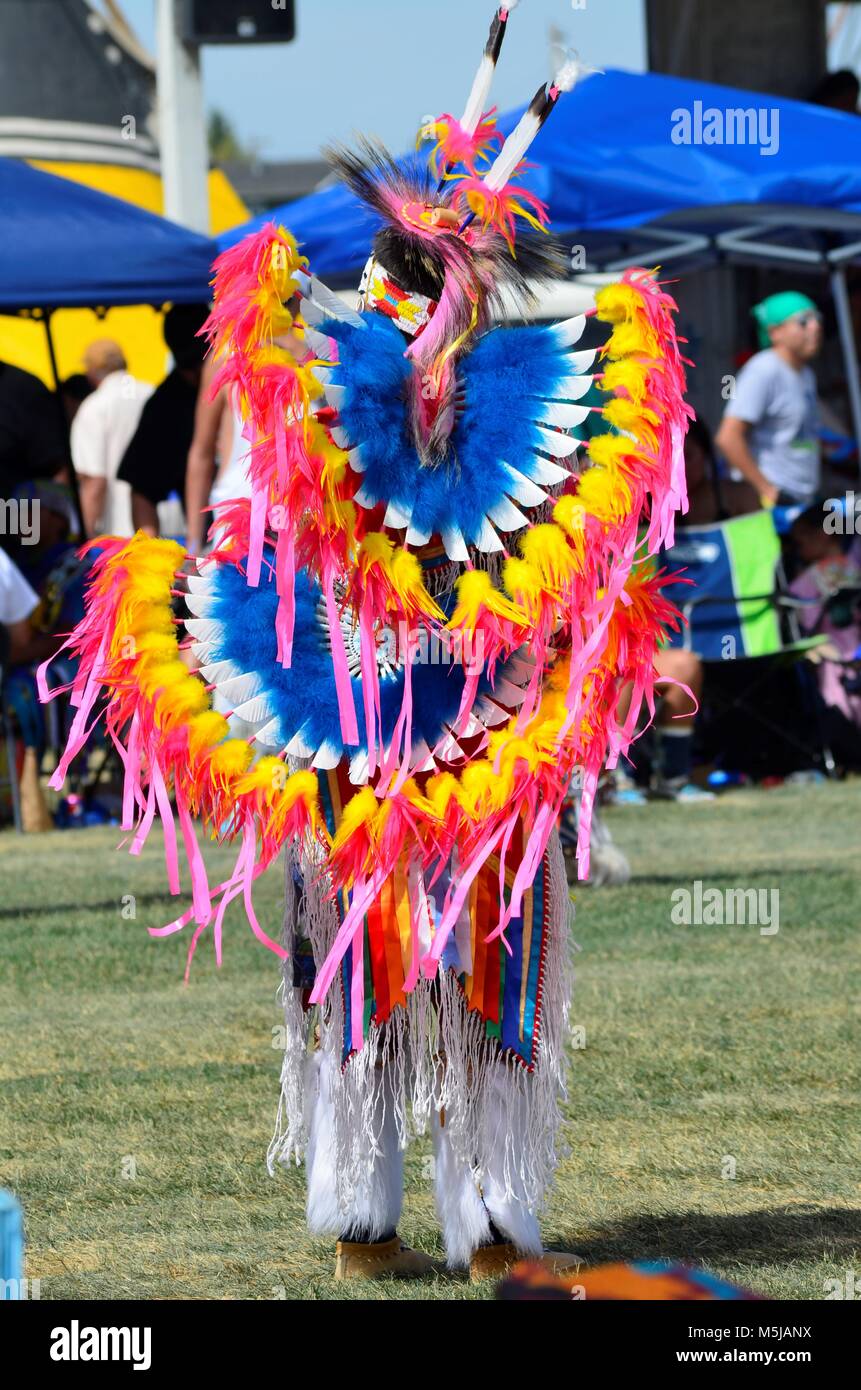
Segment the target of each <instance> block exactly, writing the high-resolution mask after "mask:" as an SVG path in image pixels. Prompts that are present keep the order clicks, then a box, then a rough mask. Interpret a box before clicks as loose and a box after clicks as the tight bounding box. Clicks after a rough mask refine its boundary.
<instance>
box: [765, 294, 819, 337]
mask: <svg viewBox="0 0 861 1390" xmlns="http://www.w3.org/2000/svg"><path fill="white" fill-rule="evenodd" d="M750 312H751V313H752V314H753V316H754V318H755V319H756V323H757V328H758V330H759V341H760V344H761V345H762V347H768V345H769V343H770V341H771V339H770V338H769V336H768V334H769V329H771V328H778V327H779V326H780V324H782V323H786V320H787V319H791V318H792V316H793V314H804V313H808V314H809V313H811V312H812V313H814V314H818V313H819V310H818V309H817V307H816V305H815V304H814V303H813V300H812V299H808V297H807V295H806V294H801V293H799V291H798V290H782V291H781V293H780V294H770V295H769V296H768V298H767V299H763V300H762V301H761V303H759V304H754V306H753V308H752V309H751V311H750Z"/></svg>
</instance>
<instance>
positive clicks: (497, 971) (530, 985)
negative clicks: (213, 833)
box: [268, 768, 573, 1211]
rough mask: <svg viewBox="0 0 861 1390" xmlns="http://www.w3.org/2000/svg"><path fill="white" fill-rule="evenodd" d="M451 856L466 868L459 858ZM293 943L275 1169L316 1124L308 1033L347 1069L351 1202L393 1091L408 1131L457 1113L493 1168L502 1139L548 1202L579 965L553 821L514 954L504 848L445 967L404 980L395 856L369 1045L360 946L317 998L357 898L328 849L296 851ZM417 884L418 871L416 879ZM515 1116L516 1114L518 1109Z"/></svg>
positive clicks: (514, 1169) (460, 1141) (517, 1175)
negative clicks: (503, 924)
mask: <svg viewBox="0 0 861 1390" xmlns="http://www.w3.org/2000/svg"><path fill="white" fill-rule="evenodd" d="M321 783H325V785H324V787H323V788H322V789H323V790H324V793H325V794H324V797H323V800H324V804H325V803H326V801H328V810H327V815H330V816H332V817H336V816H338V815H339V814H340V810H341V809H342V805H339V802H338V799H339V798H340V797H342V796H344V795H348V794H349V792H350V784H349V782H348V781H347V779H346V777H345V775H344V770H343V769H342V768H339V769H335V770H334V771H333V772H330V773H328V774H321ZM449 867H450V870H451V871H452V872H454V873H456V872H457V866H456V865H450V866H449ZM516 869H517V854H516V853H512V854H510V855H509V862H508V864H507V868H506V873H511V874H513V873H515V872H516ZM285 879H286V885H285V886H286V902H285V916H284V932H283V945H284V947H285V950H286V951H287V958H286V960H285V964H284V979H283V997H284V1009H285V1023H286V1046H285V1053H284V1062H283V1067H282V1073H281V1098H280V1103H279V1107H278V1117H277V1122H276V1130H275V1134H274V1136H273V1138H272V1141H271V1143H270V1146H269V1154H268V1161H269V1169H270V1172H271V1171H273V1169H274V1165H275V1163H276V1161H277V1162H282V1163H287V1162H290V1161H293V1160H295V1161H296V1162H298V1161H300V1159H301V1158H302V1157H303V1155H304V1151H305V1147H306V1144H307V1139H308V1129H309V1125H310V1118H311V1117H310V1111H309V1104H308V1100H307V1097H306V1088H305V1069H306V1068H305V1063H306V1054H307V1051H308V1049H309V1047H314V1046H319V1047H321V1048H323V1049H325V1050H326V1051H327V1052H330V1053H335V1054H336V1055H337V1057H338V1059H339V1060H340V1062H341V1066H340V1068H339V1069H338V1070H337V1072H336V1075H337V1082H336V1093H335V1095H334V1097H333V1099H334V1108H335V1121H334V1129H335V1154H334V1155H333V1158H332V1162H333V1165H334V1168H335V1171H336V1173H337V1180H338V1185H339V1191H338V1200H339V1203H340V1204H341V1205H342V1206H343V1207H344V1208H348V1207H349V1205H350V1200H351V1194H352V1193H353V1192H354V1191H355V1189H356V1188H357V1187H358V1186H359V1185H360V1184H361V1183H362V1181H363V1180H364V1181H366V1179H367V1172H368V1171H369V1168H370V1169H372V1168H373V1165H374V1163H375V1161H376V1158H377V1154H378V1151H379V1142H378V1141H379V1134H378V1133H376V1132H375V1129H378V1128H379V1127H380V1125H381V1123H382V1118H381V1117H382V1116H384V1115H385V1104H380V1100H381V1097H382V1096H383V1095H384V1094H386V1089H385V1088H386V1086H387V1085H389V1086H390V1088H391V1089H390V1091H389V1092H388V1094H389V1095H390V1096H392V1097H393V1102H391V1103H393V1104H394V1106H395V1118H396V1124H397V1131H398V1138H399V1142H400V1144H401V1147H405V1146H406V1144H407V1143H408V1141H409V1139H410V1137H411V1136H412V1135H414V1134H422V1133H424V1132H425V1131H426V1129H427V1127H428V1123H429V1120H430V1116H431V1114H432V1113H433V1112H434V1111H436V1112H439V1111H444V1112H445V1123H446V1128H447V1130H448V1133H449V1137H450V1140H451V1143H452V1147H453V1149H454V1151H455V1153H456V1154H457V1156H458V1157H459V1158H461V1159H462V1160H463V1161H464V1162H466V1163H468V1164H469V1165H470V1166H471V1167H472V1168H473V1170H474V1172H475V1175H476V1179H477V1180H478V1181H480V1179H481V1173H482V1171H483V1169H484V1168H485V1166H486V1163H487V1160H488V1158H489V1156H490V1154H497V1153H500V1152H501V1153H503V1154H504V1166H503V1171H504V1174H505V1181H506V1183H507V1184H508V1185H509V1186H510V1188H511V1190H512V1192H513V1191H514V1190H515V1187H516V1190H517V1193H518V1195H519V1196H521V1197H522V1198H523V1199H524V1200H525V1201H526V1203H527V1205H528V1206H529V1207H530V1208H531V1209H533V1210H535V1211H537V1210H538V1209H539V1208H540V1207H541V1205H542V1203H543V1200H544V1198H545V1195H546V1193H547V1190H548V1188H549V1186H550V1184H551V1182H552V1178H553V1174H554V1172H555V1169H556V1166H557V1162H558V1155H557V1133H558V1129H559V1124H560V1119H561V1109H560V1107H561V1102H562V1100H563V1099H564V1096H565V1091H566V1087H565V1071H566V1067H565V1051H566V1038H567V1026H568V1025H567V1020H568V1004H569V998H570V984H571V969H570V954H569V952H570V943H569V934H568V928H569V921H568V919H569V914H570V913H572V912H573V908H572V904H571V901H570V898H569V895H568V885H567V881H566V875H565V867H564V862H563V858H562V851H561V847H560V845H559V841H558V838H557V837H556V836H555V835H554V836H553V837H552V838H551V841H550V843H549V845H548V848H547V850H546V852H545V855H544V859H543V862H542V864H541V867H540V869H539V872H538V874H537V875H536V879H535V884H534V887H533V889H532V891H531V893H530V894H529V895H527V897H526V898H525V899H524V906H523V912H522V915H521V916H520V918H518V919H514V920H512V921H511V923H510V924H509V928H508V930H507V937H508V941H509V945H510V946H511V954H510V955H509V954H508V952H507V951H506V949H505V946H504V944H503V943H502V941H501V939H500V938H497V939H496V940H494V941H492V942H486V941H485V938H486V937H487V936H488V935H489V934H490V933H491V932H492V931H493V929H494V928H495V927H496V925H497V921H498V916H499V863H498V860H497V861H495V862H494V860H493V859H491V860H490V861H488V864H487V865H486V866H485V868H484V869H483V870H482V872H481V873H480V875H479V876H478V879H477V881H476V883H475V884H474V885H473V891H472V893H471V895H470V898H469V902H468V911H465V912H464V914H463V921H462V922H460V923H458V927H457V930H456V931H455V932H454V933H453V934H452V938H451V945H450V947H448V948H447V950H446V953H445V955H444V958H443V961H442V963H441V967H440V970H439V971H438V973H437V975H436V976H435V977H434V978H433V979H421V980H419V982H418V984H417V985H416V987H415V988H414V989H413V991H412V992H411V993H409V994H404V993H403V991H402V988H401V986H402V984H403V979H404V969H405V964H404V962H405V961H407V962H408V961H409V959H410V956H409V954H407V953H406V951H404V952H395V951H393V950H392V949H391V944H392V942H395V941H396V940H397V939H398V937H399V936H400V937H401V940H403V937H402V936H401V933H400V931H398V932H397V933H396V932H394V931H392V930H389V931H388V932H385V933H384V932H383V930H382V925H383V924H382V919H381V914H382V913H383V912H385V913H387V914H390V917H389V925H391V921H392V920H395V921H398V922H400V920H402V919H401V918H400V917H399V913H401V914H403V920H404V922H405V926H406V930H407V931H408V930H409V927H408V921H407V920H406V919H407V918H408V911H407V909H406V907H405V900H406V883H405V880H403V881H400V882H399V881H398V879H399V876H398V872H397V871H396V872H395V874H394V875H393V881H392V880H390V881H389V882H388V883H387V885H386V889H387V891H385V892H384V893H383V894H382V896H381V899H380V902H379V903H378V904H377V905H376V906H375V907H374V908H372V909H371V911H370V913H369V914H368V916H367V917H366V919H365V923H364V961H365V970H366V981H365V1000H366V1004H365V1017H364V1020H363V1031H364V1045H363V1047H362V1048H361V1050H360V1051H358V1052H355V1051H353V1050H352V1049H351V1046H350V1039H351V1037H352V1028H351V1019H350V1016H349V1009H350V1002H349V1001H350V988H349V982H350V978H351V964H352V963H351V961H350V959H349V956H348V959H347V960H346V961H345V962H344V969H343V972H342V976H341V987H340V988H335V989H332V990H331V991H330V993H329V995H328V996H327V999H326V1001H325V1003H324V1005H323V1007H322V1008H321V1009H315V1010H312V1011H307V1012H306V1010H305V1008H304V1007H303V1001H304V1000H307V995H308V993H309V991H310V986H311V984H312V982H313V976H314V973H315V971H316V970H317V969H319V967H320V966H321V965H322V963H323V961H324V960H325V958H326V956H327V954H328V952H329V949H330V947H331V945H332V942H333V941H334V939H335V936H336V935H337V932H338V929H339V926H340V923H341V921H342V918H343V913H344V910H345V904H344V903H343V902H341V901H338V900H334V899H333V898H332V897H331V895H330V893H329V891H328V890H329V884H328V880H327V877H326V874H325V863H324V861H323V859H322V858H321V857H320V853H319V851H317V850H311V851H310V852H309V851H305V852H303V853H301V854H299V855H296V854H293V855H292V856H291V855H290V853H289V851H288V857H287V866H286V875H285ZM447 881H448V880H447V878H446V876H445V875H442V876H441V877H440V879H438V880H437V882H436V884H434V885H433V887H432V888H431V890H430V892H429V893H428V894H427V904H428V912H427V922H426V929H427V931H428V932H429V933H432V932H433V929H434V922H435V920H436V919H437V918H438V913H439V905H440V904H441V903H442V899H443V897H444V894H445V888H446V886H447ZM416 887H417V885H412V888H413V890H414V891H415V889H416ZM512 1115H517V1116H518V1124H517V1126H516V1127H510V1126H508V1125H507V1124H506V1117H507V1116H512Z"/></svg>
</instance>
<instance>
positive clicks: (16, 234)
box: [0, 159, 216, 313]
mask: <svg viewBox="0 0 861 1390" xmlns="http://www.w3.org/2000/svg"><path fill="white" fill-rule="evenodd" d="M0 208H2V213H1V214H0V230H2V236H0V312H2V313H16V312H18V311H19V310H21V309H34V308H42V309H68V308H76V307H78V308H102V307H103V308H113V307H114V306H116V305H119V304H156V305H158V304H167V303H174V304H175V303H193V302H200V301H205V300H206V299H208V298H209V277H210V267H211V264H212V260H213V257H214V256H215V255H216V248H215V246H214V243H213V242H211V241H210V240H209V239H208V238H207V237H203V236H199V235H198V234H197V233H196V232H189V231H187V230H186V229H185V228H184V227H179V226H177V225H176V224H175V223H173V222H168V221H166V220H165V218H163V217H157V216H155V214H154V213H151V212H144V211H143V210H142V209H141V208H137V207H134V206H133V205H132V204H131V203H125V202H122V201H121V200H120V199H119V198H111V197H108V195H107V194H105V193H97V192H96V191H95V190H94V189H92V188H86V187H84V186H83V185H82V184H79V183H73V182H72V181H71V179H62V178H57V177H56V176H55V175H54V174H44V173H42V171H41V170H39V169H32V168H31V167H30V165H29V164H24V163H19V162H18V161H17V160H13V159H0Z"/></svg>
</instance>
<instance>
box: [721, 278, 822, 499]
mask: <svg viewBox="0 0 861 1390" xmlns="http://www.w3.org/2000/svg"><path fill="white" fill-rule="evenodd" d="M753 313H754V316H755V317H756V321H757V324H758V326H759V338H760V343H761V344H762V351H761V352H757V353H755V354H754V356H753V357H751V358H750V360H749V361H748V362H746V363H745V365H744V366H743V367H742V369H741V371H740V372H739V375H738V380H737V382H736V388H735V395H734V397H733V399H732V400H731V401H729V403H728V404H727V407H726V410H725V412H724V417H723V421H722V423H721V427H720V429H719V430H718V432H717V436H716V439H715V442H716V444H717V447H718V448H719V449H720V450H721V452H722V453H723V454H724V456H725V458H726V460H727V462H728V463H729V465H730V467H731V468H732V469H734V470H736V472H737V473H738V474H740V475H741V477H742V478H743V479H746V480H747V481H748V482H749V483H751V485H752V486H753V487H754V488H755V490H756V493H757V495H758V496H759V499H760V503H761V505H762V506H774V505H775V504H777V503H779V504H780V505H782V506H784V505H785V506H791V505H794V504H799V503H801V504H803V505H809V504H810V503H811V502H812V501H813V500H814V499H815V497H816V495H817V492H818V490H819V472H820V456H819V439H818V432H817V431H818V418H819V407H818V402H817V398H816V378H815V377H814V375H813V372H812V370H811V368H810V367H809V366H808V365H807V364H808V363H809V362H810V361H811V360H812V359H813V358H814V357H815V356H816V354H817V353H818V352H819V349H820V347H821V346H822V319H821V315H820V313H819V310H818V309H817V308H816V305H815V304H814V303H813V301H812V300H810V299H808V298H807V296H806V295H804V294H799V293H798V292H797V291H795V290H785V291H783V293H781V294H773V295H770V296H769V298H768V299H764V300H763V301H762V303H761V304H757V305H756V306H755V308H754V310H753Z"/></svg>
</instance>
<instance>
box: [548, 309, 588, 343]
mask: <svg viewBox="0 0 861 1390" xmlns="http://www.w3.org/2000/svg"><path fill="white" fill-rule="evenodd" d="M585 327H586V315H585V314H575V315H574V317H573V318H571V319H562V320H561V321H560V322H559V323H554V324H553V325H552V331H553V336H554V338H555V339H556V341H557V343H559V345H560V346H561V347H571V346H572V344H574V343H578V342H579V341H580V339H581V338H582V337H583V331H584V329H585Z"/></svg>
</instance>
